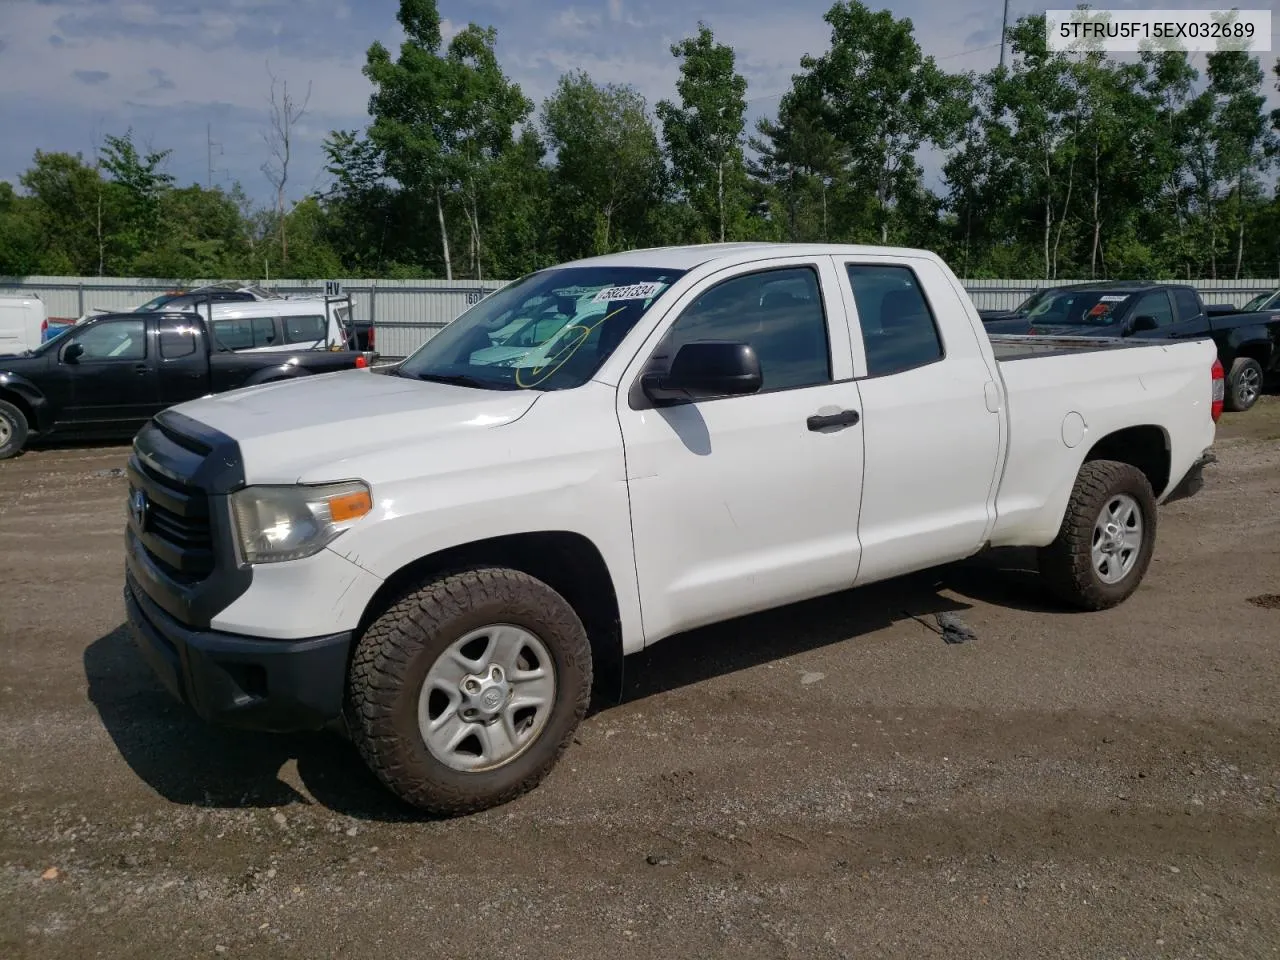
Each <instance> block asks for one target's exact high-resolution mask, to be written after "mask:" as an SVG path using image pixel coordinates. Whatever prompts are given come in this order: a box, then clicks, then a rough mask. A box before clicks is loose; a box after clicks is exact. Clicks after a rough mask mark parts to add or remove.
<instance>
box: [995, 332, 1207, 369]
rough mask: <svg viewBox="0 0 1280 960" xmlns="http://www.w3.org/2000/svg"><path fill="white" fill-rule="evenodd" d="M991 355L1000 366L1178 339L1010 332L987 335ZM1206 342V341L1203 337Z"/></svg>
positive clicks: (1149, 344)
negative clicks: (1055, 335)
mask: <svg viewBox="0 0 1280 960" xmlns="http://www.w3.org/2000/svg"><path fill="white" fill-rule="evenodd" d="M988 338H989V339H990V340H991V349H992V352H994V353H995V355H996V360H997V361H999V362H1000V363H1010V362H1012V361H1014V360H1030V359H1033V358H1035V357H1059V356H1063V355H1065V354H1072V353H1092V352H1097V351H1102V350H1131V349H1133V348H1135V347H1145V346H1159V345H1164V346H1167V345H1170V344H1174V343H1183V342H1185V341H1181V340H1166V339H1154V338H1148V337H1143V338H1141V339H1129V338H1120V337H1048V336H1022V335H1020V334H1013V333H992V334H988ZM1206 339H1207V338H1206Z"/></svg>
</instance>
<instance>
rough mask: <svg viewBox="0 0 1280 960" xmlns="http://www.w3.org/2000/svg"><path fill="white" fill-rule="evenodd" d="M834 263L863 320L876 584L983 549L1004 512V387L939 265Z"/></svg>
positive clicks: (861, 578) (857, 355)
mask: <svg viewBox="0 0 1280 960" xmlns="http://www.w3.org/2000/svg"><path fill="white" fill-rule="evenodd" d="M837 263H838V264H839V266H840V271H839V275H840V277H841V279H842V286H843V289H844V294H845V296H846V297H847V298H848V300H849V303H850V312H851V314H853V315H854V316H855V317H856V326H855V328H854V329H855V334H854V337H853V343H854V364H855V366H856V368H857V370H858V388H859V392H860V393H861V396H862V416H863V420H862V424H863V437H864V444H865V450H866V453H865V456H866V462H867V470H866V474H865V476H864V478H863V484H862V511H861V517H860V520H859V523H858V540H859V542H860V544H861V548H862V564H861V568H860V570H859V573H858V582H859V583H867V582H871V581H875V580H882V579H885V578H888V577H893V576H897V575H899V574H902V573H906V572H908V571H911V570H916V569H920V568H921V567H927V566H932V565H934V564H937V563H945V562H947V561H949V560H956V559H960V558H962V557H966V556H969V555H971V554H973V553H975V552H976V551H977V550H979V549H980V548H981V546H982V544H983V543H984V542H985V540H986V536H987V531H988V528H989V525H990V522H991V520H992V518H993V517H994V510H995V506H994V500H995V492H996V482H997V476H998V472H999V470H998V468H999V464H1000V459H1001V450H1002V444H1003V438H1002V435H1001V430H1002V427H1001V424H1002V420H1001V415H1000V399H999V398H1000V393H999V391H998V390H997V389H996V385H995V383H994V379H993V377H994V374H993V371H992V370H991V369H990V368H989V367H988V361H987V358H986V355H985V354H984V352H983V351H982V349H981V347H980V345H979V343H978V340H977V332H976V331H975V330H974V326H973V323H972V322H971V321H970V319H969V317H968V315H967V314H966V313H964V312H963V304H962V302H961V300H960V298H959V295H958V293H957V291H956V290H955V289H954V288H953V287H952V286H951V284H950V282H949V281H948V279H947V278H946V276H945V274H944V273H943V272H942V271H941V270H940V269H939V268H938V267H937V265H936V264H935V263H934V262H933V261H931V260H927V259H923V258H920V259H917V258H908V259H906V260H905V262H904V258H902V257H894V258H877V257H866V258H857V259H853V258H844V257H840V258H837ZM944 311H945V313H944ZM944 331H945V333H944Z"/></svg>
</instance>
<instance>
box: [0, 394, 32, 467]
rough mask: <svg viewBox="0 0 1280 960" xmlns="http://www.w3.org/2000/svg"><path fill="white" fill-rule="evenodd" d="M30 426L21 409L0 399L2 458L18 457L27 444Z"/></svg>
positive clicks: (0, 449)
mask: <svg viewBox="0 0 1280 960" xmlns="http://www.w3.org/2000/svg"><path fill="white" fill-rule="evenodd" d="M29 432H30V426H29V425H28V424H27V418H26V416H25V415H24V414H23V412H22V411H21V410H19V409H18V408H17V407H15V406H14V405H13V404H12V403H9V402H7V401H5V400H0V460H7V459H9V458H10V457H16V456H17V455H18V454H19V453H21V452H22V448H23V447H24V446H26V443H27V435H28V433H29Z"/></svg>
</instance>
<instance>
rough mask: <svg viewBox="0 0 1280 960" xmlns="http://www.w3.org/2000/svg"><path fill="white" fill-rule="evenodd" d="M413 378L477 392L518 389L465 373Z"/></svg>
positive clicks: (424, 375)
mask: <svg viewBox="0 0 1280 960" xmlns="http://www.w3.org/2000/svg"><path fill="white" fill-rule="evenodd" d="M415 376H416V377H417V379H419V380H426V381H429V382H430V383H449V384H452V385H453V386H455V387H475V388H477V389H479V390H516V389H518V388H517V387H516V385H515V384H514V383H511V384H507V383H494V382H493V381H492V380H481V379H480V378H479V377H472V376H469V375H467V374H465V373H419V374H416V375H415Z"/></svg>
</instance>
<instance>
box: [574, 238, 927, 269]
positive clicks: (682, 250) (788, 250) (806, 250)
mask: <svg viewBox="0 0 1280 960" xmlns="http://www.w3.org/2000/svg"><path fill="white" fill-rule="evenodd" d="M894 254H896V255H899V256H903V255H907V256H915V257H926V258H929V259H936V258H937V254H935V253H933V252H931V251H928V250H917V249H913V248H908V247H878V246H861V245H855V244H839V243H762V242H752V241H745V242H740V243H696V244H689V245H687V246H673V247H646V248H644V249H640V250H626V251H623V252H621V253H606V254H602V255H600V256H596V257H587V258H584V259H582V260H573V261H570V262H568V263H562V264H559V266H561V267H659V268H661V267H666V268H668V269H671V270H692V269H693V268H695V267H700V266H702V265H704V264H707V263H711V262H713V261H716V262H721V263H723V264H724V265H726V266H728V265H732V264H734V263H750V262H751V261H753V260H764V259H768V258H770V257H812V256H885V255H894ZM552 269H554V268H552Z"/></svg>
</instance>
